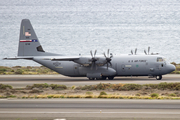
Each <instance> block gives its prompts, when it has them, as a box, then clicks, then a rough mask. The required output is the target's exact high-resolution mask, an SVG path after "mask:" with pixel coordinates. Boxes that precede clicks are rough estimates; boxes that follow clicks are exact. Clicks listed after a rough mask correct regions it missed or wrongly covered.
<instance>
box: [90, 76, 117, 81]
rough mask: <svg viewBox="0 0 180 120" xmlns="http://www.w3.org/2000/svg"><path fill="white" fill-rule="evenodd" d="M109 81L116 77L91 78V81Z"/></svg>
mask: <svg viewBox="0 0 180 120" xmlns="http://www.w3.org/2000/svg"><path fill="white" fill-rule="evenodd" d="M107 78H108V79H109V80H113V79H114V76H108V77H107V76H102V77H101V78H89V80H95V79H96V80H106V79H107Z"/></svg>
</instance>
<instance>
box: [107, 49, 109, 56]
mask: <svg viewBox="0 0 180 120" xmlns="http://www.w3.org/2000/svg"><path fill="white" fill-rule="evenodd" d="M107 56H108V57H109V49H108V51H107Z"/></svg>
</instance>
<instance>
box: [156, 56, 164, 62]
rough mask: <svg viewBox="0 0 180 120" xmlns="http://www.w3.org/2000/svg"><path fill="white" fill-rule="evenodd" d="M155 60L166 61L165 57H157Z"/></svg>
mask: <svg viewBox="0 0 180 120" xmlns="http://www.w3.org/2000/svg"><path fill="white" fill-rule="evenodd" d="M157 62H166V58H162V57H158V58H157Z"/></svg>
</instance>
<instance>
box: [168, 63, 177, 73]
mask: <svg viewBox="0 0 180 120" xmlns="http://www.w3.org/2000/svg"><path fill="white" fill-rule="evenodd" d="M175 70H176V67H175V66H174V65H172V64H170V65H169V71H171V72H172V71H175Z"/></svg>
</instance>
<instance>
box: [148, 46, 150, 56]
mask: <svg viewBox="0 0 180 120" xmlns="http://www.w3.org/2000/svg"><path fill="white" fill-rule="evenodd" d="M149 52H150V47H148V55H149Z"/></svg>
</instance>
